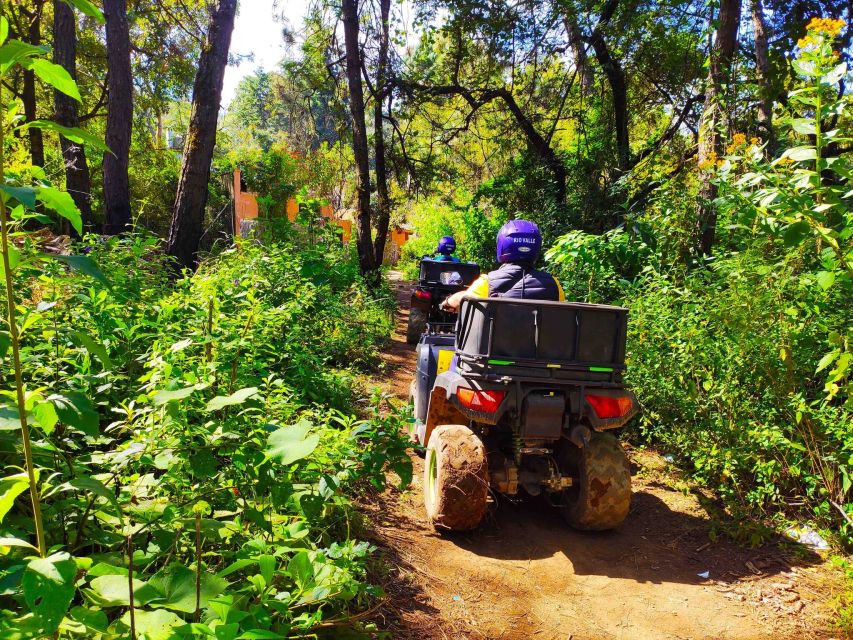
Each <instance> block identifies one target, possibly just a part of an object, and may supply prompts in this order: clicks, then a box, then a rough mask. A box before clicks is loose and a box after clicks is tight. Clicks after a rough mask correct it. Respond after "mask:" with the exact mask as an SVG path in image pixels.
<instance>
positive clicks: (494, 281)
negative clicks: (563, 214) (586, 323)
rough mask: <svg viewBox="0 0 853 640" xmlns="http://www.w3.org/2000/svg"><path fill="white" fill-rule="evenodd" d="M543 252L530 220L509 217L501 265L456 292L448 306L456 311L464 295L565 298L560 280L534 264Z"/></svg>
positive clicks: (499, 240)
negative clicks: (464, 288)
mask: <svg viewBox="0 0 853 640" xmlns="http://www.w3.org/2000/svg"><path fill="white" fill-rule="evenodd" d="M541 251H542V234H541V233H540V232H539V227H537V226H536V224H535V223H533V222H530V221H529V220H510V221H509V222H507V223H506V224H505V225H504V226H502V227H501V229H500V231H498V237H497V258H498V262H500V263H501V266H500V267H499V268H498V269H496V270H494V271H492V272H490V273H488V274H484V275H481V276H480V277H479V278H478V279H477V280H475V281H474V283H473V284H472V285H471V286H470V287H468V289H467V290H466V291H460V292H458V293H455V294H453V295H452V296H450V297H449V298H447V300H446V301H445V302H444V306H445V308H447V309H449V310H451V311H456V310H458V309H459V304H460V303H461V302H462V298H464V297H465V296H476V297H479V298H521V299H528V300H555V301H559V302H562V301H564V300H565V299H566V296H565V294H564V293H563V287H562V286H560V282H559V281H558V280H557V279H556V278H555V277H554V276H552V275H551V274H550V273H547V272H545V271H539V270H538V269H534V268H533V265H534V264H535V263H536V260H537V259H538V258H539V254H540V252H541Z"/></svg>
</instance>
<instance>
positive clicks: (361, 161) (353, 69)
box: [341, 0, 377, 274]
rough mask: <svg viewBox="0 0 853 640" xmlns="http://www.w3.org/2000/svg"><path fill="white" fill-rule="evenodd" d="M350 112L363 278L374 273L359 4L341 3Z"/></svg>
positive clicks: (344, 0)
mask: <svg viewBox="0 0 853 640" xmlns="http://www.w3.org/2000/svg"><path fill="white" fill-rule="evenodd" d="M341 15H342V19H343V23H344V45H345V52H346V68H347V84H348V85H349V108H350V116H351V117H352V151H353V156H354V157H355V173H356V196H357V218H356V236H357V242H356V244H357V247H358V258H359V266H360V268H361V272H362V273H363V274H367V273H369V272H371V271H374V270H375V269H376V266H377V265H376V260H375V256H374V253H373V240H372V239H371V229H370V162H369V158H368V150H367V128H366V126H365V119H364V91H363V89H362V86H361V51H360V49H359V44H358V0H342V2H341Z"/></svg>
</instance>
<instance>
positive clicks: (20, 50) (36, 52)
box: [0, 39, 46, 75]
mask: <svg viewBox="0 0 853 640" xmlns="http://www.w3.org/2000/svg"><path fill="white" fill-rule="evenodd" d="M45 53H46V52H45V50H44V49H43V48H41V47H35V46H33V45H31V44H27V43H26V42H21V41H20V40H14V39H13V40H9V41H8V42H6V43H4V44H3V46H2V47H0V75H1V74H5V73H6V72H7V71H8V70H9V69H10V68H11V67H12V65H13V64H15V63H16V62H21V63H24V62H26V61H28V60H29V59H31V58H33V57H35V56H41V55H44V54H45Z"/></svg>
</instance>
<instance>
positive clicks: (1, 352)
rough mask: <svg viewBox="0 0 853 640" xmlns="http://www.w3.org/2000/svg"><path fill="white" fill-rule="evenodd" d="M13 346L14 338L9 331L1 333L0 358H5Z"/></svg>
mask: <svg viewBox="0 0 853 640" xmlns="http://www.w3.org/2000/svg"><path fill="white" fill-rule="evenodd" d="M11 346H12V336H11V335H9V332H8V331H0V358H5V357H6V354H7V353H8V352H9V347H11Z"/></svg>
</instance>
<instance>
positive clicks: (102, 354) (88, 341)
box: [71, 331, 113, 369]
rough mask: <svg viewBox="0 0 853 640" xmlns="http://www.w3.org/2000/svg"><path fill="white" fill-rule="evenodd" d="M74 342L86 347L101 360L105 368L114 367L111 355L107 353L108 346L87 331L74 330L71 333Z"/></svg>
mask: <svg viewBox="0 0 853 640" xmlns="http://www.w3.org/2000/svg"><path fill="white" fill-rule="evenodd" d="M71 336H72V338H73V339H74V342H75V343H76V344H79V345H80V346H81V347H83V348H85V349H86V351H88V352H89V353H90V354H91V355H92V356H94V357H95V358H97V359H98V360H100V361H101V364H102V365H104V369H112V368H113V361H112V360H110V355H109V353H107V348H106V347H105V346H104V345H102V344H101V343H100V342H95V341H94V340H93V339H92V338H91V337H90V336H89V334H87V333H83V332H82V331H74V332H72V334H71Z"/></svg>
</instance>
